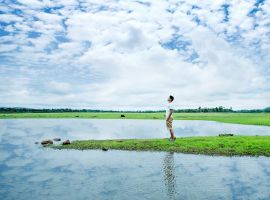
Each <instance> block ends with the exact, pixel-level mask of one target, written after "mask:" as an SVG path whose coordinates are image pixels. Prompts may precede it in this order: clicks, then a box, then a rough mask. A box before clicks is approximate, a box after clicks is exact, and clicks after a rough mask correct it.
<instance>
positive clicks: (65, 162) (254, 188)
mask: <svg viewBox="0 0 270 200" xmlns="http://www.w3.org/2000/svg"><path fill="white" fill-rule="evenodd" d="M175 122H176V121H175ZM211 127H212V128H213V130H212V129H211ZM118 129H119V130H118ZM175 129H176V132H177V135H178V136H182V135H183V136H189V135H217V134H218V133H220V132H230V133H231V132H233V133H239V134H244V135H251V134H265V135H267V134H269V127H260V126H243V125H232V124H222V123H215V122H213V123H212V122H202V121H194V122H192V121H179V122H178V121H177V122H176V123H175ZM180 130H181V131H180ZM192 130H193V131H192ZM159 131H160V132H161V133H160V132H159ZM234 131H235V132H234ZM164 136H166V129H165V128H164V124H163V122H162V121H159V120H80V119H78V120H71V119H68V120H66V119H61V120H58V119H57V120H56V119H44V120H43V119H42V120H41V119H38V120H37V119H36V120H29V119H20V120H0V199H1V200H6V199H18V200H19V199H29V198H31V199H39V200H43V199H46V200H48V199H59V200H62V199H65V200H66V199H93V200H95V199H97V200H103V199H106V200H107V199H108V200H111V199H112V200H114V199H115V200H122V199H140V200H141V199H155V200H159V199H160V200H161V199H162V200H164V199H210V200H211V199H245V200H246V199H270V190H269V188H270V168H269V166H270V158H267V157H222V156H214V157H213V156H203V155H188V154H180V153H174V154H173V153H167V152H132V151H117V150H110V151H107V152H103V151H100V150H85V151H79V150H54V149H49V148H42V147H41V146H40V145H39V144H34V142H35V141H40V140H42V139H46V138H53V137H61V138H62V139H71V140H73V139H87V138H98V139H104V138H146V137H153V138H154V137H164Z"/></svg>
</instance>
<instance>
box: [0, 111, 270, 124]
mask: <svg viewBox="0 0 270 200" xmlns="http://www.w3.org/2000/svg"><path fill="white" fill-rule="evenodd" d="M121 115H124V117H121ZM173 115H174V120H202V121H215V122H223V123H232V124H246V125H259V126H270V113H174V114H173ZM0 119H153V120H164V119H165V113H122V112H114V113H110V112H98V113H83V112H80V113H76V112H67V113H6V114H5V113H0Z"/></svg>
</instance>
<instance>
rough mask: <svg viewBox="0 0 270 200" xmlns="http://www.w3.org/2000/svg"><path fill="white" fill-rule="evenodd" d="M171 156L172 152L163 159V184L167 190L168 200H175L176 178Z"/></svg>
mask: <svg viewBox="0 0 270 200" xmlns="http://www.w3.org/2000/svg"><path fill="white" fill-rule="evenodd" d="M173 154H174V153H173V152H169V153H166V154H165V157H164V159H163V172H164V184H165V187H166V189H167V194H168V197H169V199H175V197H176V194H175V188H176V178H175V165H174V157H173Z"/></svg>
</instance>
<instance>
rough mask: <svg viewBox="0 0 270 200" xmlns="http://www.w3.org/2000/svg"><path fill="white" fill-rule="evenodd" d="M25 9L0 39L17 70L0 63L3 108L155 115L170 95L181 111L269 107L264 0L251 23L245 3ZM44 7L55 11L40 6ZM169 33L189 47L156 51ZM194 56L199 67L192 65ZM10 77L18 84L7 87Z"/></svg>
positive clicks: (31, 5) (37, 5)
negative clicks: (82, 109)
mask: <svg viewBox="0 0 270 200" xmlns="http://www.w3.org/2000/svg"><path fill="white" fill-rule="evenodd" d="M27 2H28V1H27ZM21 3H22V5H11V7H13V8H15V7H21V8H22V7H24V8H25V9H24V11H23V13H24V14H23V15H20V16H21V17H18V16H15V15H14V17H11V18H10V19H11V20H13V21H14V22H15V24H10V25H9V27H8V26H5V29H6V30H7V31H9V32H10V33H11V34H10V35H9V36H2V37H0V39H1V41H5V43H3V44H2V46H1V49H0V50H2V51H4V52H5V54H4V53H2V55H3V56H9V57H12V58H13V59H12V62H11V61H8V62H10V65H14V67H13V68H12V69H10V70H7V69H6V68H1V66H0V76H1V77H4V79H2V81H1V82H2V84H3V85H5V86H4V87H2V88H0V89H1V95H0V97H1V98H0V99H1V101H0V105H5V106H8V105H21V106H31V105H40V106H42V105H44V106H59V107H61V105H62V106H70V107H91V108H106V109H118V108H119V109H137V108H138V109H151V108H153V109H160V108H162V106H163V105H164V103H165V101H166V97H167V95H169V94H173V95H174V96H175V97H176V104H177V105H178V106H179V107H197V106H219V105H224V106H227V107H230V106H232V107H234V108H257V107H266V106H269V105H270V102H269V97H270V96H269V91H270V87H269V84H267V82H268V80H269V77H270V75H269V73H270V72H269V70H268V71H267V69H266V68H265V66H267V63H268V64H269V63H270V62H269V59H270V57H269V56H268V55H266V53H264V51H266V50H269V49H270V39H269V38H268V37H267V34H268V33H269V31H270V30H269V26H267V24H268V22H269V21H270V16H269V14H268V13H267V11H269V5H268V4H267V3H265V4H263V5H261V6H260V7H261V9H262V11H258V13H256V17H252V16H248V13H249V12H250V11H251V10H252V9H253V7H254V3H253V2H251V1H246V2H242V1H241V2H240V1H239V2H238V1H230V2H227V1H186V2H182V3H181V4H180V3H179V2H178V1H169V2H167V1H162V0H160V1H151V2H150V4H149V5H143V4H140V3H138V2H135V1H129V2H127V1H120V2H118V1H105V2H103V3H102V4H101V3H100V1H95V2H94V1H91V2H82V3H81V4H80V6H79V4H78V2H77V1H75V0H74V1H57V2H55V3H53V2H50V1H45V2H43V3H42V2H39V1H31V2H28V3H27V4H26V3H25V1H21ZM225 3H228V4H229V8H228V22H224V18H225V13H224V8H223V7H222V5H223V4H225ZM194 5H196V6H197V7H196V8H195V9H192V6H193V7H194ZM61 6H62V7H61ZM48 7H51V8H52V9H54V7H61V8H59V9H58V8H56V9H55V10H53V11H51V13H46V12H45V11H43V10H42V9H43V8H48ZM168 9H169V10H170V12H168ZM85 11H86V12H85ZM10 15H11V14H9V13H7V14H3V15H2V18H3V19H8V18H9V16H10ZM12 16H13V15H12ZM255 24H257V27H256V28H254V25H255ZM30 31H32V32H38V34H36V35H35V36H34V37H32V38H30V37H28V32H30ZM15 32H16V34H12V33H15ZM175 36H181V37H182V38H183V39H185V41H187V42H186V44H184V42H182V43H180V44H179V46H178V47H177V48H179V51H178V50H177V49H170V48H169V47H167V48H165V47H164V46H163V45H162V44H164V43H166V42H168V41H172V40H173V39H174V37H175ZM231 38H233V39H231ZM239 38H240V39H239ZM255 39H257V40H256V41H258V42H257V44H254V41H255ZM258 39H259V40H258ZM17 46H19V47H20V50H19V51H17V52H16V51H14V49H15V47H17ZM171 48H173V47H171ZM175 48H176V47H175ZM9 51H11V52H12V53H10V54H9V53H8V52H9ZM194 52H196V53H197V55H198V58H197V59H196V60H197V61H198V62H191V60H189V61H188V59H187V58H189V57H190V56H192V54H193V53H194ZM261 57H264V58H266V59H267V58H268V60H265V61H264V60H262V59H260V58H261ZM11 63H12V64H11ZM1 64H3V66H4V65H5V66H6V65H7V64H8V63H4V62H3V63H0V65H1ZM16 66H21V67H16ZM29 73H32V75H34V77H29ZM14 74H16V77H15V80H16V81H18V82H16V81H15V82H12V81H9V79H8V78H9V77H10V76H12V75H14ZM24 78H26V79H24ZM4 80H5V81H4ZM22 80H24V82H22ZM25 80H27V81H25ZM15 88H18V89H19V90H20V92H18V93H16V92H14V89H15ZM12 90H13V92H11V91H12ZM44 98H46V101H44Z"/></svg>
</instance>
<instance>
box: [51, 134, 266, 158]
mask: <svg viewBox="0 0 270 200" xmlns="http://www.w3.org/2000/svg"><path fill="white" fill-rule="evenodd" d="M50 147H52V148H56V149H78V150H86V149H102V148H105V149H118V150H136V151H170V152H181V153H192V154H206V155H224V156H233V155H237V156H244V155H248V156H260V155H262V156H270V136H232V137H219V136H209V137H187V138H178V139H177V140H176V141H174V142H170V141H168V139H126V140H78V141H73V142H72V143H71V144H70V145H61V144H60V145H52V146H50Z"/></svg>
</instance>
